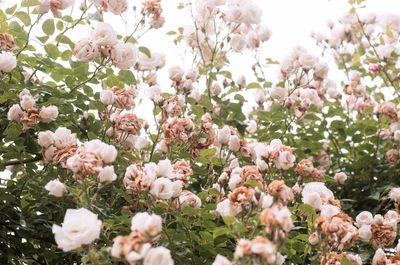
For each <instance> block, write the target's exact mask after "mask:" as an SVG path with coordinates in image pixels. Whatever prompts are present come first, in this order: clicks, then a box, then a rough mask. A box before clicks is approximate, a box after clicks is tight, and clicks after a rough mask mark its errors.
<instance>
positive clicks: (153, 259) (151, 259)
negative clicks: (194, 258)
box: [143, 247, 174, 265]
mask: <svg viewBox="0 0 400 265" xmlns="http://www.w3.org/2000/svg"><path fill="white" fill-rule="evenodd" d="M154 264H158V265H174V261H173V260H172V257H171V253H170V251H169V250H168V249H166V248H165V247H156V248H152V249H150V250H149V252H147V254H146V256H145V257H144V260H143V265H154Z"/></svg>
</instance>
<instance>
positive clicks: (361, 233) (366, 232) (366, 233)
mask: <svg viewBox="0 0 400 265" xmlns="http://www.w3.org/2000/svg"><path fill="white" fill-rule="evenodd" d="M358 237H359V238H360V239H361V240H362V241H364V242H369V241H370V240H371V238H372V231H371V226H370V225H362V226H361V227H360V228H359V229H358Z"/></svg>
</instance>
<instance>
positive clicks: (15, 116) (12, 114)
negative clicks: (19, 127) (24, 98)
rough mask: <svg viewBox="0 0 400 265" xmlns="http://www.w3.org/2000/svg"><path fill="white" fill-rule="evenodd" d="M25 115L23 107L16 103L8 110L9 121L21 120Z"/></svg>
mask: <svg viewBox="0 0 400 265" xmlns="http://www.w3.org/2000/svg"><path fill="white" fill-rule="evenodd" d="M23 115H24V112H23V111H22V109H21V107H20V106H19V105H18V104H14V105H12V106H11V108H10V109H9V110H8V113H7V119H8V120H9V121H20V120H21V117H22V116H23Z"/></svg>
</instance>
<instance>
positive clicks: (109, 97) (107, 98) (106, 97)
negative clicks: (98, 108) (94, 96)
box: [100, 90, 115, 106]
mask: <svg viewBox="0 0 400 265" xmlns="http://www.w3.org/2000/svg"><path fill="white" fill-rule="evenodd" d="M114 100H115V96H114V93H113V91H112V90H102V91H101V92H100V101H101V103H103V104H104V105H106V106H108V105H112V104H113V103H114Z"/></svg>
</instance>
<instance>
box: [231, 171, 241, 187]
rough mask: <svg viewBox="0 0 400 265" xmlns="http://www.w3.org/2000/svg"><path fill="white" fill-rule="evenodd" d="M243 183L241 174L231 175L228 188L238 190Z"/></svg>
mask: <svg viewBox="0 0 400 265" xmlns="http://www.w3.org/2000/svg"><path fill="white" fill-rule="evenodd" d="M242 182H243V179H242V178H241V177H240V175H239V174H233V173H232V174H231V177H230V178H229V182H228V186H229V188H230V189H231V190H234V189H236V188H237V187H238V186H239V185H240V184H241V183H242Z"/></svg>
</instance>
